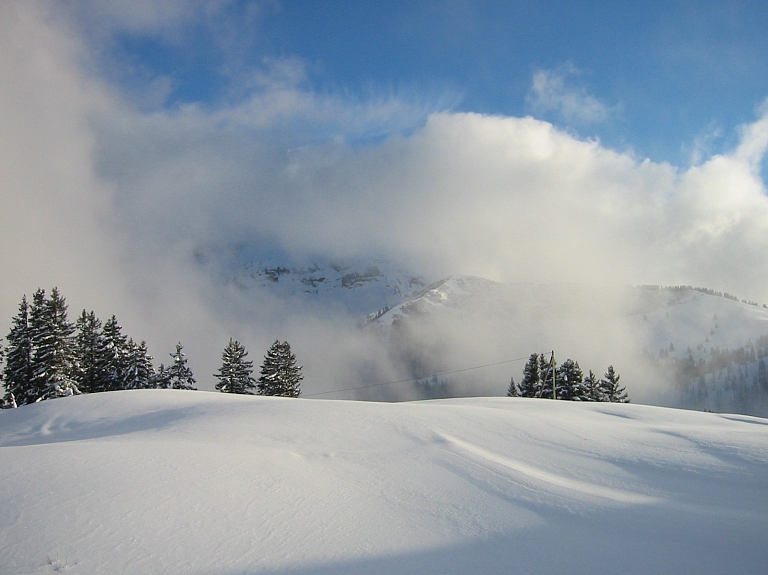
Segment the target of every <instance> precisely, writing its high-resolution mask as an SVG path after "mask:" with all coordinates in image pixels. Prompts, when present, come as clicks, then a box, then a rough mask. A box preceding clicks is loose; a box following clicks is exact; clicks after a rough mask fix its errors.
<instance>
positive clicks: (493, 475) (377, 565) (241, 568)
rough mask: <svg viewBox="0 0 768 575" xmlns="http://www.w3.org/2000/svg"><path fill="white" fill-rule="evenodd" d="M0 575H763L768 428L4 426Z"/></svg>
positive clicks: (283, 421)
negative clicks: (54, 573)
mask: <svg viewBox="0 0 768 575" xmlns="http://www.w3.org/2000/svg"><path fill="white" fill-rule="evenodd" d="M0 493H2V498H1V499H0V572H2V573H14V574H15V573H46V572H51V571H55V570H59V571H62V572H66V573H72V574H81V573H82V574H94V575H95V574H102V573H103V574H110V575H115V574H122V573H125V574H128V573H130V574H142V573H147V574H149V573H179V574H182V573H183V574H200V575H214V574H216V575H234V574H241V573H242V574H257V573H259V574H261V573H264V574H276V573H289V574H296V575H309V574H315V575H331V574H352V573H365V574H382V575H385V574H386V575H393V574H404V573H412V574H441V575H442V574H452V573H456V574H481V575H482V574H489V573H494V574H495V573H505V574H507V573H564V574H565V573H568V574H572V573H590V574H592V573H621V574H632V573H649V574H650V573H652V574H654V575H656V574H659V573H665V574H669V573H696V574H707V573H740V574H746V573H755V574H757V573H760V574H763V573H765V572H766V567H767V566H768V535H766V534H768V420H764V419H759V418H753V417H747V416H736V415H724V414H712V413H700V412H693V411H680V410H673V409H666V408H659V407H650V406H643V405H617V404H575V403H566V402H554V401H547V400H535V399H511V398H476V399H466V398H465V399H452V400H440V401H425V402H413V403H400V404H383V403H368V402H351V401H321V400H309V399H283V398H265V397H249V396H226V395H224V394H218V393H210V392H191V391H190V392H185V391H173V390H145V391H125V392H110V393H102V394H94V395H89V396H80V397H72V398H64V399H58V400H54V401H47V402H43V403H40V404H35V405H30V406H25V407H22V408H19V409H16V410H7V411H3V412H0Z"/></svg>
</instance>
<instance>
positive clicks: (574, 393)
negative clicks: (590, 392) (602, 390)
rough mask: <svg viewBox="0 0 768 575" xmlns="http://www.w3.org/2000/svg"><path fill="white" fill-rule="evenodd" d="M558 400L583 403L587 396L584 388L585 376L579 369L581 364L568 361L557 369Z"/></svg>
mask: <svg viewBox="0 0 768 575" xmlns="http://www.w3.org/2000/svg"><path fill="white" fill-rule="evenodd" d="M555 381H556V386H557V399H565V400H568V401H583V400H584V398H585V397H586V396H587V392H586V388H585V387H584V374H583V373H582V371H581V368H580V367H579V362H577V361H573V360H572V359H566V360H565V361H564V362H563V363H562V364H561V365H560V367H558V368H557V376H556V380H555Z"/></svg>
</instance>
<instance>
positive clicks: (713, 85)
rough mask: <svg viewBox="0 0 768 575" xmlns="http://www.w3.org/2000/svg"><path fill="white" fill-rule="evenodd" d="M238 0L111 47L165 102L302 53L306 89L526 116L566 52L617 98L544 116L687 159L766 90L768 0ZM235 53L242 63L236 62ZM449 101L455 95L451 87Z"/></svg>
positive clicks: (599, 89)
mask: <svg viewBox="0 0 768 575" xmlns="http://www.w3.org/2000/svg"><path fill="white" fill-rule="evenodd" d="M245 4H246V3H245V2H239V3H235V4H233V5H232V7H231V8H230V9H229V13H228V14H224V15H223V16H222V17H221V18H224V19H227V18H228V19H229V21H227V22H225V23H224V24H225V28H226V29H227V30H228V31H229V32H231V31H232V30H233V29H238V27H239V29H238V30H237V33H234V34H231V37H230V39H229V41H228V42H219V41H218V39H217V38H215V37H214V36H215V35H216V34H217V33H219V32H217V30H218V31H220V30H222V27H221V25H222V22H221V21H219V22H218V25H217V26H211V27H206V26H205V25H204V24H201V25H199V26H196V27H195V28H194V29H191V30H188V31H186V35H185V41H183V42H164V41H162V40H160V39H159V38H152V37H147V36H144V37H132V36H127V35H126V36H123V37H121V38H120V39H119V41H118V42H117V43H116V46H117V48H116V52H115V54H116V55H117V56H118V57H120V58H122V59H124V60H126V61H129V62H132V63H133V64H135V65H136V66H137V67H139V68H141V69H144V70H148V71H151V73H153V74H162V75H167V76H170V77H172V78H173V79H174V81H175V82H174V85H175V86H176V88H175V91H174V92H173V94H172V95H171V97H170V99H169V100H168V103H167V105H169V106H173V105H177V104H179V103H181V102H188V101H194V102H207V103H212V102H215V101H216V100H217V99H219V98H222V97H224V96H225V95H226V94H227V93H228V91H229V88H230V82H231V81H232V80H233V79H234V78H235V76H236V74H233V70H240V71H243V70H247V69H248V68H249V67H259V66H261V65H262V62H263V60H264V58H265V57H266V58H294V57H298V58H300V59H301V60H303V61H304V62H306V63H307V70H308V72H309V85H310V87H311V89H313V90H317V91H319V92H325V93H339V94H352V95H355V96H356V97H359V98H365V97H366V95H367V94H370V93H371V91H373V92H376V91H379V92H381V93H390V92H394V93H397V92H398V90H400V89H402V88H406V89H407V90H408V91H409V92H410V93H419V91H422V92H423V93H424V94H425V100H426V101H438V100H439V97H436V93H439V92H440V91H445V92H450V93H460V94H461V99H460V101H459V103H458V105H457V106H456V108H455V109H458V110H461V111H472V112H480V113H488V114H502V115H514V116H521V115H525V114H529V113H532V112H533V110H532V109H531V108H530V106H529V104H527V103H526V96H527V95H528V93H529V90H530V88H531V81H532V76H533V73H534V72H535V71H536V70H539V69H555V68H557V67H558V66H561V65H563V64H564V63H570V64H572V65H573V66H575V67H576V68H577V69H579V70H580V71H581V73H580V74H578V75H577V76H575V77H573V78H571V79H570V80H571V81H572V82H573V83H574V86H576V87H581V88H584V89H586V90H587V92H589V93H590V94H591V95H592V96H594V97H595V98H597V99H598V100H600V101H601V102H602V103H604V104H605V105H606V106H608V107H610V108H611V109H613V110H614V111H613V113H612V114H610V115H609V117H608V118H607V119H606V120H605V121H603V122H600V123H597V124H593V125H584V124H582V125H568V124H567V123H566V122H565V120H564V119H563V118H560V117H559V116H558V115H557V114H556V113H555V112H550V113H547V112H537V113H536V114H535V115H537V117H541V118H543V119H547V120H550V121H553V122H554V123H556V124H558V125H561V126H563V127H566V128H568V129H571V130H574V131H575V132H576V133H578V134H579V135H580V136H582V137H599V138H600V139H601V141H603V142H604V143H605V144H606V145H609V146H612V147H616V148H618V149H627V148H631V149H634V150H635V151H636V152H637V153H638V154H639V155H641V156H648V157H650V158H652V159H653V160H656V161H670V162H672V163H675V164H681V165H684V164H685V163H686V162H687V161H688V158H689V156H690V154H691V152H692V150H693V145H694V142H695V141H696V139H697V138H704V139H705V140H707V138H706V136H708V135H709V134H712V133H716V132H717V130H720V131H721V133H722V136H721V137H709V138H708V140H707V141H708V142H709V146H710V147H709V148H708V149H707V150H705V152H707V151H708V152H719V151H722V149H723V148H724V147H725V148H726V149H727V146H730V145H732V144H733V141H734V128H735V127H736V126H737V125H738V124H741V123H745V122H750V121H752V120H754V118H755V117H756V113H755V107H756V106H757V105H759V104H760V103H761V102H762V101H763V99H765V98H766V97H767V96H768V66H766V65H765V63H766V62H765V59H766V56H767V55H768V33H766V31H768V2H764V1H763V2H755V1H737V2H722V1H721V2H709V1H707V2H694V1H678V2H670V1H665V2H662V1H646V2H621V1H613V2H588V1H572V2H562V1H559V2H557V1H554V0H546V1H539V2H515V1H506V2H501V1H493V2H492V1H482V0H474V1H468V0H429V1H400V0H391V1H388V2H359V1H354V0H324V1H323V2H317V1H310V0H285V1H283V2H281V3H279V4H277V5H274V7H273V8H271V9H268V10H265V11H263V13H262V16H261V18H260V19H258V20H253V19H250V20H249V19H244V18H243V19H242V22H240V19H241V15H242V13H243V10H244V8H243V6H244V5H245ZM235 59H236V60H237V62H236V65H233V63H232V61H233V60H235ZM449 100H452V98H449Z"/></svg>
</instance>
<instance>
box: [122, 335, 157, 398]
mask: <svg viewBox="0 0 768 575" xmlns="http://www.w3.org/2000/svg"><path fill="white" fill-rule="evenodd" d="M154 375H155V370H154V368H153V367H152V356H150V355H149V354H148V353H147V343H146V342H145V341H142V342H141V343H140V344H136V343H135V342H134V341H133V340H132V339H129V340H128V343H127V345H126V357H125V372H124V379H123V386H124V387H123V389H150V388H152V387H155V384H154V381H153V376H154Z"/></svg>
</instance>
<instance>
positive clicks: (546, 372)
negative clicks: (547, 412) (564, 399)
mask: <svg viewBox="0 0 768 575" xmlns="http://www.w3.org/2000/svg"><path fill="white" fill-rule="evenodd" d="M539 373H540V374H541V375H540V377H541V380H540V382H539V386H538V388H537V390H536V395H534V397H540V398H542V399H552V393H553V390H554V389H555V388H554V386H553V380H555V381H554V383H556V377H557V362H556V361H555V358H554V354H552V355H550V356H549V359H547V358H546V356H545V355H544V354H543V353H542V354H540V355H539ZM557 399H560V396H559V395H558V396H557Z"/></svg>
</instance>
